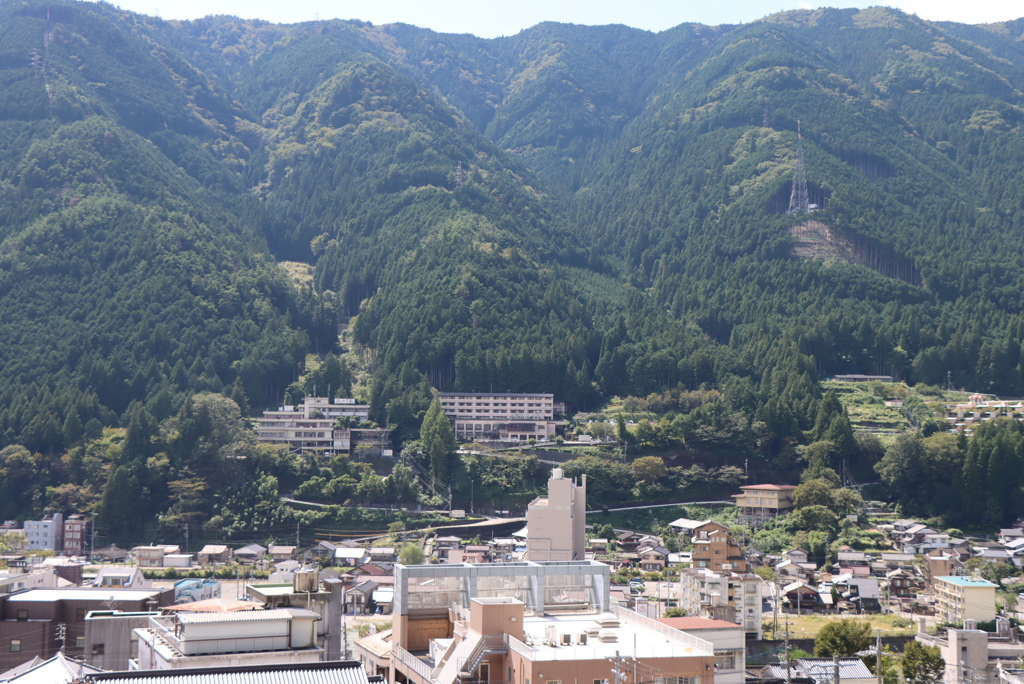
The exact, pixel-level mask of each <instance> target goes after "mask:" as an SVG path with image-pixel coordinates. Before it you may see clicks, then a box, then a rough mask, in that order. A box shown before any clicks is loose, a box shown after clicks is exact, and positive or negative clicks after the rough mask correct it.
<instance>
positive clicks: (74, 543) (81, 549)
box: [62, 513, 89, 556]
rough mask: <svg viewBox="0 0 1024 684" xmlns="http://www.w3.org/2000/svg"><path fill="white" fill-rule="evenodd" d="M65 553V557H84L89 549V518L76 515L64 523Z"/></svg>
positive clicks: (69, 517)
mask: <svg viewBox="0 0 1024 684" xmlns="http://www.w3.org/2000/svg"><path fill="white" fill-rule="evenodd" d="M62 548H63V553H64V555H65V556H82V555H85V553H86V552H87V551H88V549H89V518H87V517H86V516H84V515H79V514H77V513H75V514H74V515H69V516H68V517H67V520H65V521H64V543H63V547H62Z"/></svg>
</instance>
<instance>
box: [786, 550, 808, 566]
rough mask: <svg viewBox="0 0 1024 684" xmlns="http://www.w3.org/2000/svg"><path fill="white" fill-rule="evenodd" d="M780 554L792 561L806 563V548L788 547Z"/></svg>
mask: <svg viewBox="0 0 1024 684" xmlns="http://www.w3.org/2000/svg"><path fill="white" fill-rule="evenodd" d="M782 555H783V556H785V557H786V558H788V559H789V560H791V561H793V562H794V563H806V562H807V558H808V553H807V550H806V549H790V550H789V551H786V552H785V553H784V554H782Z"/></svg>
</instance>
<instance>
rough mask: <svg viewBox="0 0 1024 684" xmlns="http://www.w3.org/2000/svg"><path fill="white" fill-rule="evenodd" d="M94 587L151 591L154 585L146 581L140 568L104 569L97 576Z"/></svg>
mask: <svg viewBox="0 0 1024 684" xmlns="http://www.w3.org/2000/svg"><path fill="white" fill-rule="evenodd" d="M93 585H94V586H97V587H118V588H120V589H149V588H151V587H152V586H153V583H152V582H151V581H150V580H148V579H146V578H145V576H144V575H143V574H142V571H141V570H139V569H138V568H118V567H103V568H100V571H99V572H98V573H97V574H96V580H95V581H94V583H93Z"/></svg>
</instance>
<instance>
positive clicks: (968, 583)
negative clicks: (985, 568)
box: [935, 576, 997, 589]
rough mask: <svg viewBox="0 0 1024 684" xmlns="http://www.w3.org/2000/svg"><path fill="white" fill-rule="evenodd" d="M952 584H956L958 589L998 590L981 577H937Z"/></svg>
mask: <svg viewBox="0 0 1024 684" xmlns="http://www.w3.org/2000/svg"><path fill="white" fill-rule="evenodd" d="M935 579H940V580H943V581H945V582H949V583H950V584H955V585H956V586H958V587H992V588H993V589H996V588H997V587H996V585H994V584H992V583H991V582H989V581H988V580H983V579H981V578H980V577H950V576H945V577H936V578H935Z"/></svg>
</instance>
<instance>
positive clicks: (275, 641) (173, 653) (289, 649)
mask: <svg viewBox="0 0 1024 684" xmlns="http://www.w3.org/2000/svg"><path fill="white" fill-rule="evenodd" d="M318 620H320V616H319V615H317V614H316V613H314V612H313V611H310V610H306V609H304V608H277V609H273V610H249V611H239V612H234V613H180V612H179V613H177V614H175V615H161V616H151V617H150V618H149V622H148V625H147V626H146V627H143V628H139V629H136V630H135V633H136V635H137V636H138V641H139V647H138V648H139V656H138V663H137V665H138V669H140V670H178V669H190V668H198V667H202V668H210V667H232V666H248V665H273V664H293V663H311V662H319V661H321V660H324V657H323V656H324V650H323V649H322V648H320V647H319V646H317V644H316V622H317V621H318Z"/></svg>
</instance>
